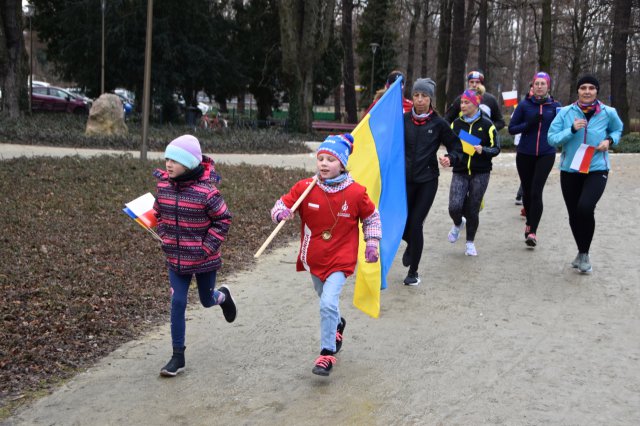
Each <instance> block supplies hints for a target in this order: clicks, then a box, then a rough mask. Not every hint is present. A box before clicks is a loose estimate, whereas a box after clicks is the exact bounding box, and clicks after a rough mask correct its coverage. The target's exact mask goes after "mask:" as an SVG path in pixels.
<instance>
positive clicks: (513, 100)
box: [502, 90, 518, 107]
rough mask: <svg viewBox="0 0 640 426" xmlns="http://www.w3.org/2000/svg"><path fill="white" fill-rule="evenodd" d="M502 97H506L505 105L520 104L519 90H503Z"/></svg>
mask: <svg viewBox="0 0 640 426" xmlns="http://www.w3.org/2000/svg"><path fill="white" fill-rule="evenodd" d="M502 99H504V106H506V107H510V106H516V105H518V91H517V90H512V91H510V92H502Z"/></svg>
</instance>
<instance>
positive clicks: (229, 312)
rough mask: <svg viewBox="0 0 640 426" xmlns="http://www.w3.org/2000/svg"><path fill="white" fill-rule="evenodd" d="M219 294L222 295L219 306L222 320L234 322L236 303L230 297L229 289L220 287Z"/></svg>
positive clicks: (236, 310)
mask: <svg viewBox="0 0 640 426" xmlns="http://www.w3.org/2000/svg"><path fill="white" fill-rule="evenodd" d="M220 292H221V293H224V302H222V303H221V304H220V307H221V308H222V315H224V319H225V320H227V322H234V321H235V320H236V315H237V314H238V309H237V308H236V302H235V301H234V300H233V297H232V296H231V291H230V290H229V287H227V286H226V285H223V286H222V287H220Z"/></svg>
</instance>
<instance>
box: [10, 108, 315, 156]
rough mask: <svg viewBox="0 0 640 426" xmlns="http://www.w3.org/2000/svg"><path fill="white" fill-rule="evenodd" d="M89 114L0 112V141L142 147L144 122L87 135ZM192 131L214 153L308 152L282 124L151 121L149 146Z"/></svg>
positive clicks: (155, 146) (158, 147) (299, 137)
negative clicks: (12, 116)
mask: <svg viewBox="0 0 640 426" xmlns="http://www.w3.org/2000/svg"><path fill="white" fill-rule="evenodd" d="M85 126H86V116H84V117H83V116H76V115H72V114H47V113H38V114H34V115H32V116H24V117H20V118H19V119H18V120H9V118H8V117H6V116H4V115H0V143H17V144H28V145H47V146H67V147H75V148H89V147H90V148H103V149H122V150H139V149H140V144H141V143H142V125H141V123H138V122H127V126H128V128H129V135H127V136H125V137H116V136H110V137H96V136H85V134H84V130H85ZM186 133H189V134H193V135H195V136H196V137H197V138H198V139H199V140H200V144H201V145H202V149H203V150H204V151H209V152H215V153H273V154H300V153H306V152H309V148H308V147H307V146H306V145H305V144H304V143H303V136H302V135H294V134H290V133H286V132H284V131H283V130H281V129H279V128H268V129H260V130H253V129H231V128H227V129H223V130H218V131H213V130H205V129H200V128H193V127H188V126H183V125H171V124H165V125H159V126H157V125H151V126H149V129H148V139H147V141H148V149H149V150H150V151H162V150H164V148H165V147H166V145H167V143H169V142H170V141H171V140H172V139H175V138H176V137H178V136H180V135H183V134H186Z"/></svg>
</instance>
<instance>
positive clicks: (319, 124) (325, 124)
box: [311, 121, 356, 132]
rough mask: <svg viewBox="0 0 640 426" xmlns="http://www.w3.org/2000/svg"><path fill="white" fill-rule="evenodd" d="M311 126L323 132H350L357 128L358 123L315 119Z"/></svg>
mask: <svg viewBox="0 0 640 426" xmlns="http://www.w3.org/2000/svg"><path fill="white" fill-rule="evenodd" d="M311 128H312V129H313V130H320V131H322V132H331V131H334V130H338V131H341V132H350V131H352V130H353V129H355V128H356V125H355V124H353V123H340V122H337V121H314V122H312V123H311Z"/></svg>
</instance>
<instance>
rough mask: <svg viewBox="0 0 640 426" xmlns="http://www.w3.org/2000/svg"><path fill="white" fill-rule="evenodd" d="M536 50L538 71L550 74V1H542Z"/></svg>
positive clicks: (551, 52)
mask: <svg viewBox="0 0 640 426" xmlns="http://www.w3.org/2000/svg"><path fill="white" fill-rule="evenodd" d="M538 49H539V50H538V69H539V70H541V71H545V72H551V58H552V54H553V51H552V49H553V47H552V44H551V0H543V1H542V36H541V40H540V46H538Z"/></svg>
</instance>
